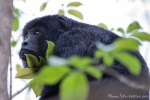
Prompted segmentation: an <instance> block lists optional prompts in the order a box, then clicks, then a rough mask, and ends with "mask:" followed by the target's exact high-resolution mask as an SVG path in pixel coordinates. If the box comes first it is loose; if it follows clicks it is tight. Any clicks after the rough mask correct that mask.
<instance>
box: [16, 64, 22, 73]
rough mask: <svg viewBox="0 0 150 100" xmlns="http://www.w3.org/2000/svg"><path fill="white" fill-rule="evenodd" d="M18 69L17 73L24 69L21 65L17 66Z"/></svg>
mask: <svg viewBox="0 0 150 100" xmlns="http://www.w3.org/2000/svg"><path fill="white" fill-rule="evenodd" d="M16 69H17V72H18V71H19V70H21V69H23V68H22V66H21V65H19V64H17V65H16Z"/></svg>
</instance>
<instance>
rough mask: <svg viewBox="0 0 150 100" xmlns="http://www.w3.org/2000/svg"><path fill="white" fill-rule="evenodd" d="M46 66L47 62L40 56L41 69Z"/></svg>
mask: <svg viewBox="0 0 150 100" xmlns="http://www.w3.org/2000/svg"><path fill="white" fill-rule="evenodd" d="M44 64H46V60H45V59H44V58H43V57H41V56H40V62H39V65H38V66H39V67H41V66H43V65H44Z"/></svg>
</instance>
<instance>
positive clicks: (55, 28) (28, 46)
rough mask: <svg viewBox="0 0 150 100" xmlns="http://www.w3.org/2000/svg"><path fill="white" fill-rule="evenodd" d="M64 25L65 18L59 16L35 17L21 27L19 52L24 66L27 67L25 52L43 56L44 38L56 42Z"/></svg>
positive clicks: (45, 48) (62, 31) (45, 47)
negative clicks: (21, 36) (21, 37)
mask: <svg viewBox="0 0 150 100" xmlns="http://www.w3.org/2000/svg"><path fill="white" fill-rule="evenodd" d="M66 27H67V26H66V20H65V19H64V18H63V17H61V16H53V17H52V16H46V17H41V18H36V19H34V20H32V21H30V22H29V23H27V24H26V25H25V27H24V29H23V42H22V47H21V50H20V53H19V56H20V58H21V59H22V61H23V65H24V67H27V63H26V57H25V54H32V55H34V56H36V57H37V58H39V56H42V57H45V52H46V50H47V42H46V40H48V41H52V42H54V44H56V43H57V40H58V38H59V36H60V35H61V34H63V33H64V31H65V30H66Z"/></svg>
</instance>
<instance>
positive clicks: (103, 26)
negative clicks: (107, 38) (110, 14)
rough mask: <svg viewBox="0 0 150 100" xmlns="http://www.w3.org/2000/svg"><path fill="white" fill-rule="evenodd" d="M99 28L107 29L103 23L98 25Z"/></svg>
mask: <svg viewBox="0 0 150 100" xmlns="http://www.w3.org/2000/svg"><path fill="white" fill-rule="evenodd" d="M98 26H99V27H101V28H104V29H108V28H107V26H106V25H105V24H104V23H100V24H98Z"/></svg>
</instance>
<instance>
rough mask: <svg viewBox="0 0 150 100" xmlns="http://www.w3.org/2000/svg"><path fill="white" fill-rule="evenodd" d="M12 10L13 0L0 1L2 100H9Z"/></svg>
mask: <svg viewBox="0 0 150 100" xmlns="http://www.w3.org/2000/svg"><path fill="white" fill-rule="evenodd" d="M12 9H13V0H0V100H9V97H8V92H7V69H8V63H9V56H10V36H11V25H12V20H13V12H12Z"/></svg>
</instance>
